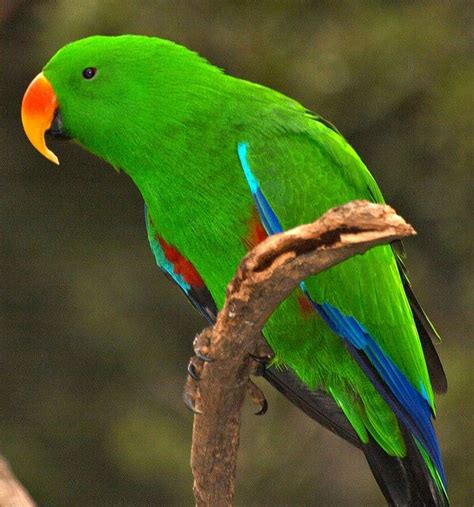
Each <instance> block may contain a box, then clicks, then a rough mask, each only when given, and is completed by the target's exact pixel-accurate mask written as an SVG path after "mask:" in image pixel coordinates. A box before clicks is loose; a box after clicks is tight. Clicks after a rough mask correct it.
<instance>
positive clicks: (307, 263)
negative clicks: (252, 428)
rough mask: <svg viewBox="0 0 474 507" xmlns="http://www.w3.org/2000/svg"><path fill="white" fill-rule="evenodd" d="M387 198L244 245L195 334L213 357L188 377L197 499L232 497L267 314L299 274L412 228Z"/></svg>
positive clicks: (226, 500) (198, 345)
mask: <svg viewBox="0 0 474 507" xmlns="http://www.w3.org/2000/svg"><path fill="white" fill-rule="evenodd" d="M414 234H415V231H414V229H413V228H412V227H411V226H410V225H408V224H407V223H406V222H405V221H404V220H403V218H401V217H399V216H398V215H397V214H396V213H395V211H394V210H393V209H392V208H390V207H389V206H385V205H377V204H371V203H369V202H366V201H353V202H350V203H348V204H346V205H344V206H340V207H338V208H333V209H331V210H329V211H328V212H327V213H326V214H324V215H323V216H322V217H321V218H320V219H319V220H317V221H316V222H314V223H312V224H308V225H302V226H299V227H296V228H294V229H292V230H290V231H287V232H284V233H282V234H277V235H274V236H271V237H269V238H268V239H266V240H265V241H264V242H262V243H261V244H259V245H258V246H257V247H256V248H254V249H253V250H252V251H251V252H249V253H248V254H247V255H246V256H245V257H244V259H243V260H242V262H241V264H240V266H239V267H238V269H237V274H236V275H235V277H234V278H233V280H232V281H231V282H230V284H229V286H228V288H227V297H226V301H225V304H224V307H223V308H222V310H221V312H220V313H219V315H218V318H217V321H216V323H215V325H214V326H213V327H210V328H207V329H205V330H204V331H203V332H202V333H201V334H200V335H198V337H197V338H196V340H195V350H196V349H200V352H201V353H202V351H203V347H204V350H205V352H206V354H208V355H209V356H210V357H212V358H213V359H214V361H213V362H210V363H204V364H202V365H201V366H202V369H201V371H200V381H199V383H196V382H195V381H194V380H193V379H191V377H189V378H188V383H187V385H186V391H185V393H187V394H188V395H190V393H192V395H193V397H194V402H195V407H196V409H197V410H198V411H199V412H201V413H198V414H196V415H195V417H194V427H193V442H192V450H191V468H192V472H193V476H194V485H193V490H194V495H195V499H196V505H198V506H204V505H210V506H212V507H220V506H229V505H232V502H233V497H234V492H235V486H234V483H235V470H236V460H237V450H238V446H239V430H240V412H241V408H242V404H243V401H244V398H245V391H246V386H247V383H248V380H249V373H250V364H249V354H251V353H254V351H255V349H256V345H257V342H258V340H259V338H260V333H261V330H262V328H263V326H264V325H265V322H266V321H267V319H268V318H269V317H270V315H271V314H272V312H273V311H274V310H275V308H276V307H277V306H278V305H279V304H280V302H281V301H283V300H284V299H285V298H286V297H287V296H288V295H289V294H290V292H291V291H292V290H293V289H294V288H295V287H296V286H297V285H298V284H299V282H301V281H302V280H304V279H305V278H307V277H308V276H310V275H315V274H318V273H320V272H321V271H324V270H325V269H329V268H331V267H332V266H334V265H336V264H338V263H340V262H342V261H344V260H345V259H347V258H349V257H351V256H353V255H356V254H362V253H364V252H365V251H366V250H368V249H369V248H372V247H374V246H376V245H380V244H382V243H389V242H391V241H394V240H396V239H399V238H402V237H405V236H411V235H414Z"/></svg>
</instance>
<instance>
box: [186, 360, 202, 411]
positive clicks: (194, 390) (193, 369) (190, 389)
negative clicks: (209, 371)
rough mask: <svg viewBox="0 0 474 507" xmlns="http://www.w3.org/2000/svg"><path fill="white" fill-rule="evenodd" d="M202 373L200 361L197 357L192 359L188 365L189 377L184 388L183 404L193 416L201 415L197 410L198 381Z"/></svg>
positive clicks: (198, 396)
mask: <svg viewBox="0 0 474 507" xmlns="http://www.w3.org/2000/svg"><path fill="white" fill-rule="evenodd" d="M201 371H202V361H200V360H199V359H198V358H197V357H192V358H191V359H190V361H189V364H188V373H189V377H188V380H187V382H186V384H185V386H184V392H183V401H184V404H185V405H186V406H187V407H188V408H189V410H191V412H193V414H202V412H201V411H200V410H199V409H198V408H197V404H198V402H199V398H200V395H199V385H198V382H199V379H200V375H201Z"/></svg>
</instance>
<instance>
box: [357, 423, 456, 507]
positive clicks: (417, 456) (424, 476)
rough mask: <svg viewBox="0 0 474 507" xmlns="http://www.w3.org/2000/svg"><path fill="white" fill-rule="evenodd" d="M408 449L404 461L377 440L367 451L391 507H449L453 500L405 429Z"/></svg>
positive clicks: (371, 466)
mask: <svg viewBox="0 0 474 507" xmlns="http://www.w3.org/2000/svg"><path fill="white" fill-rule="evenodd" d="M402 432H403V436H404V438H405V443H406V447H407V455H406V456H405V457H404V458H397V457H394V456H389V455H388V454H387V453H386V452H385V451H384V450H383V449H382V448H381V447H380V446H379V445H378V444H377V442H375V441H374V440H373V439H371V440H370V441H369V443H368V444H366V445H364V447H363V451H364V454H365V457H366V459H367V462H368V463H369V466H370V469H371V470H372V473H373V474H374V477H375V480H376V481H377V484H378V485H379V487H380V489H381V491H382V493H383V495H384V496H385V499H386V500H387V503H388V504H389V505H391V506H396V507H401V506H410V507H411V506H417V507H418V506H420V507H421V506H425V507H447V506H449V500H448V499H447V497H446V496H445V494H444V492H443V491H440V490H439V489H438V487H437V485H436V484H435V482H434V480H433V478H432V476H431V474H430V472H429V470H428V468H427V466H426V463H425V461H424V459H423V456H422V455H421V453H420V451H419V449H418V447H417V445H416V443H415V442H414V440H413V437H412V435H410V434H409V433H408V432H407V431H406V430H404V429H402Z"/></svg>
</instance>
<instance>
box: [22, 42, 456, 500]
mask: <svg viewBox="0 0 474 507" xmlns="http://www.w3.org/2000/svg"><path fill="white" fill-rule="evenodd" d="M22 121H23V125H24V128H25V131H26V134H27V136H28V138H29V139H30V141H31V142H32V144H33V145H34V146H35V147H36V148H37V149H38V150H39V151H40V152H41V153H43V154H44V155H45V156H46V157H47V158H49V159H50V160H51V161H53V162H55V163H58V159H57V157H56V156H55V155H54V153H52V152H51V151H50V150H49V149H48V148H47V146H46V142H45V133H49V134H51V135H52V136H56V137H65V138H69V139H73V140H75V141H76V142H78V143H79V144H80V145H82V146H83V147H84V148H86V149H87V150H89V151H90V152H92V153H94V154H95V155H97V156H98V157H101V158H102V159H104V160H106V161H107V162H109V163H110V164H111V165H112V166H113V167H115V168H116V169H120V170H122V171H123V172H125V173H126V174H127V175H128V176H129V177H130V178H131V179H132V180H133V181H134V183H135V185H136V186H137V187H138V189H139V191H140V193H141V195H142V196H143V199H144V202H145V220H146V227H147V232H148V238H149V241H150V245H151V248H152V251H153V253H154V256H155V258H156V261H157V263H158V266H159V267H160V268H161V269H162V270H163V271H164V272H165V273H166V274H167V275H168V277H170V278H171V279H172V280H173V281H174V282H175V283H176V284H177V285H178V286H179V287H180V288H181V289H182V291H183V292H184V293H185V294H186V296H187V297H188V298H189V300H190V301H191V302H192V303H193V305H194V306H195V307H196V308H197V309H198V310H199V311H200V312H201V313H202V315H203V316H204V317H205V318H207V319H208V321H210V322H213V321H214V320H215V318H216V314H217V312H218V310H219V309H220V308H221V307H222V305H223V302H224V298H225V290H226V286H227V284H228V282H229V281H230V279H231V278H232V276H233V275H234V273H235V270H236V267H237V266H238V264H239V262H240V260H241V259H242V257H243V256H244V255H245V253H246V252H247V251H248V250H249V249H251V248H252V247H254V246H255V245H256V244H258V243H259V242H260V241H262V240H263V239H265V237H267V236H268V235H270V234H274V233H278V232H281V231H283V230H286V229H289V228H292V227H295V226H297V225H299V224H302V223H307V222H311V221H314V220H315V219H316V218H318V217H319V216H320V215H322V214H323V213H324V212H325V211H327V210H328V209H329V208H331V207H334V206H337V205H340V204H343V203H346V202H348V201H351V200H354V199H366V200H369V201H372V202H376V203H383V202H384V201H383V197H382V194H381V192H380V190H379V188H378V186H377V184H376V182H375V180H374V179H373V177H372V176H371V174H370V173H369V171H368V169H367V168H366V166H365V165H364V163H363V162H362V161H361V159H360V158H359V156H358V155H357V153H356V152H355V151H354V150H353V148H352V147H351V146H350V145H349V144H348V143H347V141H346V140H345V139H344V137H343V136H342V135H341V134H340V133H339V132H338V131H337V129H336V128H335V127H334V126H333V125H331V124H330V123H329V122H327V121H325V120H324V119H322V118H321V117H319V116H317V115H315V114H313V113H311V112H309V111H308V110H306V109H305V108H304V107H303V106H301V105H300V104H299V103H298V102H296V101H294V100H292V99H290V98H288V97H286V96H284V95H282V94H280V93H278V92H276V91H274V90H271V89H269V88H266V87H264V86H260V85H258V84H254V83H251V82H248V81H244V80H241V79H236V78H234V77H232V76H229V75H226V74H225V73H224V72H223V71H222V70H220V69H218V68H217V67H215V66H213V65H211V64H210V63H209V62H207V61H206V60H205V59H203V58H201V57H200V56H199V55H197V54H196V53H194V52H192V51H190V50H188V49H186V48H184V47H182V46H180V45H177V44H175V43H173V42H170V41H166V40H162V39H158V38H153V37H144V36H136V35H124V36H119V37H105V36H95V37H89V38H86V39H82V40H79V41H76V42H73V43H71V44H68V45H67V46H65V47H64V48H62V49H61V50H60V51H58V53H57V54H56V55H55V56H54V57H53V58H52V59H51V60H50V61H49V62H48V63H47V64H46V66H45V67H44V68H43V71H42V72H41V73H40V74H39V75H38V76H37V77H36V78H35V79H34V80H33V82H32V83H31V84H30V86H29V87H28V89H27V91H26V93H25V96H24V99H23V103H22ZM399 247H400V245H396V244H394V245H384V246H378V247H376V248H373V249H372V250H370V251H368V252H367V253H365V254H364V255H362V256H356V257H352V258H351V259H349V260H347V261H345V262H343V263H342V264H339V265H338V266H336V267H333V268H332V269H329V270H327V271H325V272H323V273H321V274H319V275H317V276H313V277H310V278H308V279H307V280H305V281H304V282H303V283H302V284H301V285H300V286H299V287H298V288H297V289H295V290H294V291H293V293H292V294H291V295H290V296H289V297H288V298H287V299H286V300H285V301H284V302H283V303H282V304H281V305H280V306H279V307H278V309H277V310H276V311H275V312H274V313H273V315H272V316H271V317H270V319H269V320H268V322H267V324H266V325H265V327H264V330H263V334H264V337H265V339H266V341H267V342H268V344H269V346H270V347H271V349H272V351H273V353H274V356H275V358H274V360H273V361H272V362H271V363H270V364H268V365H267V367H266V368H265V372H264V376H265V378H267V379H268V380H269V381H270V383H271V384H273V385H274V386H275V387H276V388H277V389H279V390H280V391H281V392H283V394H285V395H286V396H287V397H288V398H289V399H290V400H291V401H292V402H293V403H295V404H296V405H297V406H298V407H299V408H301V409H302V410H303V411H304V412H305V413H306V414H308V415H309V416H310V417H312V418H313V419H315V420H316V421H318V422H320V423H321V424H322V425H323V426H325V427H327V428H329V429H330V430H331V431H333V432H335V433H336V434H338V435H340V436H341V437H343V438H344V439H346V440H347V441H349V442H350V443H352V444H353V445H355V446H357V447H359V448H360V449H361V450H362V451H363V452H364V453H365V456H366V458H367V460H368V463H369V465H370V467H371V469H372V472H373V474H374V476H375V478H376V480H377V482H378V484H379V486H380V488H381V490H382V492H383V494H384V495H385V497H386V499H387V501H388V502H389V503H390V504H391V505H436V506H441V505H448V503H449V502H448V497H447V493H446V476H445V472H444V470H443V464H442V459H441V454H440V450H439V446H438V442H437V439H436V435H435V432H434V429H433V424H432V417H433V416H434V414H435V402H434V395H433V392H434V391H436V392H444V391H446V377H445V375H444V372H443V368H442V366H441V363H440V361H439V358H438V356H437V353H436V351H435V349H434V346H433V344H432V339H433V338H435V337H437V334H436V331H435V330H434V328H433V326H432V325H431V323H430V321H429V320H428V318H427V317H426V315H425V313H424V312H423V310H422V308H421V306H420V305H419V303H418V302H417V300H416V298H415V296H414V294H413V292H412V289H411V287H410V284H409V281H408V279H407V275H406V271H405V267H404V262H403V255H402V251H401V250H400V248H399Z"/></svg>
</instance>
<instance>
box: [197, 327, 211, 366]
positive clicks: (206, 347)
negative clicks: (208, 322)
mask: <svg viewBox="0 0 474 507" xmlns="http://www.w3.org/2000/svg"><path fill="white" fill-rule="evenodd" d="M193 348H194V353H195V354H196V356H197V357H199V359H201V360H202V361H204V362H205V363H212V361H214V359H213V358H212V357H210V355H209V354H210V349H211V340H210V334H209V333H207V332H206V330H204V331H203V332H202V333H199V334H198V335H197V336H196V338H194V342H193Z"/></svg>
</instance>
